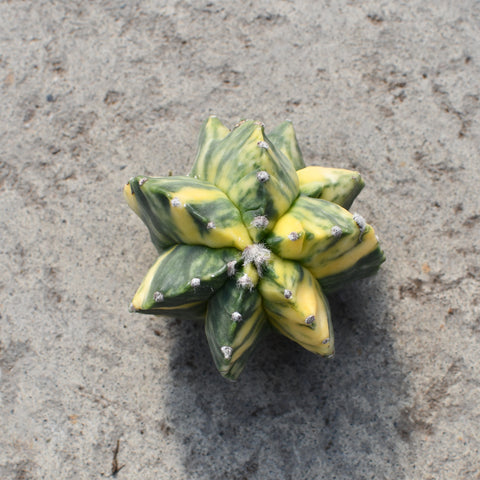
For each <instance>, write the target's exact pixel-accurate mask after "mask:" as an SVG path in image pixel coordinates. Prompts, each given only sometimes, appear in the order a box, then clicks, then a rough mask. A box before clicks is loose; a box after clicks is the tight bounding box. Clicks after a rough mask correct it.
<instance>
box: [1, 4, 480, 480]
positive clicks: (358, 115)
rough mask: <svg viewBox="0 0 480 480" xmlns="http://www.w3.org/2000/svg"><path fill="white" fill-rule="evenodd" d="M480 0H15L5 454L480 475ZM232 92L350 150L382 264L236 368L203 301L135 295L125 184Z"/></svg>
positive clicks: (4, 162)
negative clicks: (328, 315)
mask: <svg viewBox="0 0 480 480" xmlns="http://www.w3.org/2000/svg"><path fill="white" fill-rule="evenodd" d="M479 32H480V3H479V2H477V1H475V0H466V1H463V2H448V1H446V0H444V1H433V0H428V1H420V0H413V1H410V2H405V1H394V0H385V1H382V2H374V1H346V0H339V1H329V0H321V1H313V0H311V1H307V0H298V1H287V0H285V1H282V0H277V1H273V0H267V1H264V2H249V1H248V2H238V1H236V2H233V1H224V2H220V1H215V0H214V1H206V0H199V1H197V2H188V1H181V0H180V1H173V0H167V1H163V2H160V1H153V0H151V1H143V2H141V1H132V2H126V1H119V0H105V1H100V0H97V1H93V2H80V1H73V0H72V1H54V0H52V1H45V0H36V1H23V2H20V1H3V2H0V98H1V103H0V113H1V114H0V162H1V163H0V202H1V203H0V204H1V208H0V231H1V246H0V255H1V271H0V315H1V318H0V322H1V323H0V328H1V330H0V368H1V383H0V395H1V397H0V405H1V407H0V408H1V415H0V432H1V434H0V478H1V479H15V480H20V479H35V480H36V479H73V478H75V479H97V478H105V477H109V476H112V477H116V478H118V479H142V480H143V479H145V480H150V479H152V480H153V479H160V480H163V479H192V480H197V479H202V480H203V479H205V480H216V479H233V480H242V479H261V480H277V479H287V480H288V479H292V480H297V479H323V478H325V479H327V478H328V479H394V480H397V479H408V480H410V479H449V480H450V479H480V460H479V458H480V452H479V447H480V404H479V399H480V345H479V340H480V312H479V308H480V307H479V296H480V285H479V275H480V266H479V253H480V195H479V193H478V188H479V185H480V173H479V170H480V169H479V166H480V156H479V152H480V128H479V126H480V113H479V112H480V109H479V106H480V53H479V52H480V34H479ZM210 113H216V114H217V115H218V116H219V117H220V118H221V119H222V120H224V121H225V122H226V123H227V124H228V125H233V124H234V123H235V122H236V121H237V120H239V119H240V118H243V117H254V118H257V119H261V120H263V121H264V122H265V123H266V124H267V127H268V126H272V127H273V126H274V125H275V124H276V123H277V122H279V121H282V120H284V119H285V118H290V119H292V120H293V122H294V124H295V126H296V129H297V132H298V137H299V140H300V142H301V146H302V148H303V153H304V156H305V158H306V161H307V163H308V164H322V165H326V166H342V167H347V168H356V169H358V170H359V171H360V172H361V173H362V174H363V176H364V178H365V180H366V184H367V186H366V188H365V189H364V191H363V192H362V194H361V196H360V197H359V199H358V200H357V202H356V203H355V205H354V209H355V211H358V212H360V213H361V214H363V216H365V217H366V218H367V220H368V221H369V222H370V223H372V224H373V225H374V226H375V227H376V229H377V230H378V233H379V235H380V237H381V239H382V242H383V246H384V249H385V251H386V254H387V257H388V260H387V262H386V263H385V264H384V266H383V268H382V270H381V272H380V273H379V275H378V276H377V277H375V278H373V279H369V280H365V281H361V282H357V283H355V284H353V285H350V286H348V287H346V288H345V289H344V290H343V291H342V292H341V293H339V294H337V295H335V296H334V297H332V298H331V303H332V310H333V314H334V322H335V331H336V338H337V355H336V357H335V359H333V360H331V361H327V360H325V359H322V358H317V357H315V356H313V355H312V354H310V353H308V352H306V351H303V350H302V349H301V348H300V347H298V346H296V345H295V344H294V343H292V342H290V341H288V340H286V339H284V338H281V337H279V336H272V337H270V338H268V339H267V340H266V341H265V342H263V343H262V345H261V347H260V348H259V350H258V351H257V353H256V355H255V357H254V358H253V359H252V360H251V362H250V363H249V365H248V366H247V368H246V370H245V371H244V372H243V374H242V376H241V378H240V381H239V382H237V383H235V384H232V383H228V382H226V381H225V380H223V379H222V378H221V377H220V375H218V374H217V372H216V370H215V368H214V366H213V363H212V361H211V359H210V354H209V351H208V346H207V343H206V340H205V337H204V333H203V326H202V325H201V324H193V323H190V322H187V321H185V320H182V319H177V320H172V319H164V318H155V317H147V316H140V315H131V314H129V313H128V312H127V307H128V304H129V302H130V299H131V297H132V295H133V293H134V291H135V289H136V288H137V286H138V284H139V282H140V280H141V279H142V277H143V275H144V274H145V272H146V270H147V268H148V267H149V266H150V264H151V263H152V262H153V260H154V257H155V253H154V249H153V247H152V246H151V244H150V242H149V239H148V235H147V231H146V229H145V228H144V227H143V225H142V224H141V222H140V221H139V220H138V219H137V218H136V217H135V215H134V214H133V213H132V212H131V211H130V210H129V209H128V207H127V205H126V204H125V203H124V201H123V198H122V193H121V189H122V186H123V184H124V183H125V182H126V181H127V180H128V178H129V177H130V176H132V175H134V174H141V173H145V174H155V175H166V174H168V172H169V171H170V170H171V171H173V172H174V173H176V174H177V173H178V174H182V173H185V172H186V171H187V170H188V168H189V166H190V165H191V162H192V160H193V155H194V152H195V148H196V139H197V134H198V129H199V127H200V124H201V122H202V121H203V120H204V118H205V117H206V116H207V115H208V114H210Z"/></svg>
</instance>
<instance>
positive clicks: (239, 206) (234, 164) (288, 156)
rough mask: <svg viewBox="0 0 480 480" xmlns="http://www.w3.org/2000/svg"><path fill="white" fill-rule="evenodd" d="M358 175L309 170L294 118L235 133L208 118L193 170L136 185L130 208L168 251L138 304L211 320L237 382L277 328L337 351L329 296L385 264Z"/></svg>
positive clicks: (221, 364) (128, 192)
mask: <svg viewBox="0 0 480 480" xmlns="http://www.w3.org/2000/svg"><path fill="white" fill-rule="evenodd" d="M363 185H364V184H363V181H362V179H361V177H360V175H359V174H358V173H357V172H353V171H349V170H344V169H336V168H323V167H318V166H310V167H305V164H304V162H303V158H302V154H301V152H300V148H299V146H298V143H297V139H296V136H295V132H294V129H293V127H292V124H291V123H290V122H284V123H282V124H280V125H279V126H278V127H277V128H275V129H274V130H273V131H272V132H270V134H269V135H268V137H267V135H266V134H265V132H264V126H263V124H262V123H261V122H256V121H250V120H248V121H242V122H240V123H239V124H238V125H236V126H235V127H234V128H233V130H232V131H230V130H229V129H228V128H227V127H225V126H224V125H223V124H222V123H221V122H220V121H219V120H218V119H217V118H216V117H214V116H212V117H210V118H208V119H207V121H206V122H205V123H204V124H203V127H202V130H201V133H200V140H199V146H198V152H197V155H196V159H195V163H194V166H193V169H192V171H191V172H190V174H189V175H188V176H170V177H159V178H157V177H143V176H138V177H135V178H132V179H131V180H129V182H128V183H127V184H126V186H125V189H124V193H125V197H126V199H127V202H128V204H129V205H130V207H131V208H132V209H133V211H134V212H135V213H137V214H138V215H139V216H140V218H141V219H142V220H143V222H144V223H145V224H146V225H147V227H148V229H149V231H150V236H151V239H152V241H153V243H154V245H155V247H156V248H157V250H158V253H159V257H158V259H157V261H156V262H155V263H154V265H153V266H152V267H151V268H150V270H149V272H148V273H147V275H146V277H145V278H144V280H143V282H142V283H141V285H140V287H139V288H138V290H137V293H136V294H135V296H134V298H133V301H132V304H131V306H130V309H131V311H134V312H140V313H147V314H154V315H166V316H189V317H195V318H204V319H205V330H206V334H207V339H208V343H209V345H210V349H211V352H212V355H213V359H214V361H215V364H216V366H217V368H218V370H219V371H220V373H221V374H222V375H224V376H225V377H227V378H229V379H236V378H237V377H238V375H239V374H240V372H241V371H242V369H243V368H244V366H245V363H246V361H247V358H248V357H249V355H250V354H251V352H252V350H253V349H254V347H255V345H256V344H257V342H258V340H259V339H260V338H261V337H262V335H263V334H264V333H265V332H267V331H268V330H269V329H270V327H274V329H276V330H277V331H279V332H280V333H282V334H284V335H285V336H287V337H288V338H290V339H292V340H294V341H296V342H298V343H299V344H300V345H302V346H303V347H305V348H306V349H308V350H311V351H312V352H314V353H317V354H320V355H324V356H331V355H333V353H334V339H333V329H332V325H331V320H330V312H329V307H328V302H327V299H326V298H325V292H327V293H328V292H332V291H334V290H336V289H337V288H339V287H341V286H342V285H343V284H344V283H346V282H348V281H350V280H352V279H357V278H361V277H365V276H368V275H371V274H373V273H375V272H376V271H377V269H378V267H379V266H380V264H381V263H382V262H383V261H384V255H383V252H382V251H381V249H380V247H379V244H378V240H377V238H376V236H375V233H374V231H373V228H372V227H371V226H370V225H368V224H367V223H366V222H365V220H364V219H363V218H362V217H361V216H360V215H358V214H353V215H352V214H351V213H350V212H349V211H348V210H347V209H348V208H349V207H350V205H351V204H352V202H353V200H354V199H355V197H356V196H357V195H358V193H359V192H360V190H361V189H362V188H363Z"/></svg>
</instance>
